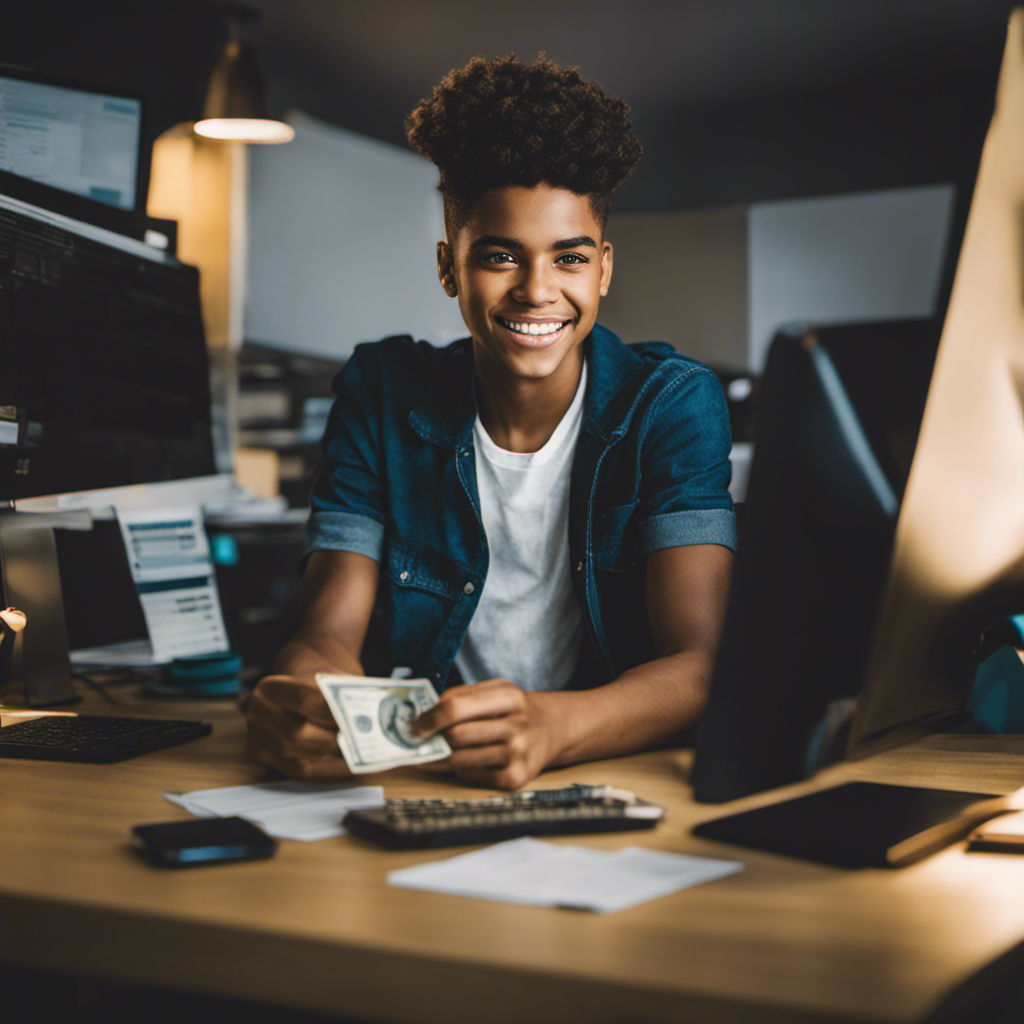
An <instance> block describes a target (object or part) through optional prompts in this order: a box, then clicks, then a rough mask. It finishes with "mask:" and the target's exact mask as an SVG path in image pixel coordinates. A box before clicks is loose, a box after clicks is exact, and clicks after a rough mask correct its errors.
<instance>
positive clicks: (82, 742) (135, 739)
mask: <svg viewBox="0 0 1024 1024" xmlns="http://www.w3.org/2000/svg"><path fill="white" fill-rule="evenodd" d="M212 728H213V727H212V726H211V725H210V724H209V723H207V722H199V721H193V720H182V719H165V718H114V717H111V716H105V715H74V716H71V715H47V716H44V717H43V718H32V719H29V720H28V721H26V722H15V723H14V724H12V725H5V726H4V727H3V728H2V729H0V757H18V758H31V759H33V760H37V761H81V762H85V763H88V764H111V763H112V762H114V761H124V760H125V759H126V758H129V757H136V756H137V755H138V754H148V753H149V752H150V751H151V750H162V749H163V748H164V747H173V746H176V745H177V744H179V743H187V742H188V741H189V740H194V739H198V738H199V737H200V736H208V735H209V734H210V732H211V731H212Z"/></svg>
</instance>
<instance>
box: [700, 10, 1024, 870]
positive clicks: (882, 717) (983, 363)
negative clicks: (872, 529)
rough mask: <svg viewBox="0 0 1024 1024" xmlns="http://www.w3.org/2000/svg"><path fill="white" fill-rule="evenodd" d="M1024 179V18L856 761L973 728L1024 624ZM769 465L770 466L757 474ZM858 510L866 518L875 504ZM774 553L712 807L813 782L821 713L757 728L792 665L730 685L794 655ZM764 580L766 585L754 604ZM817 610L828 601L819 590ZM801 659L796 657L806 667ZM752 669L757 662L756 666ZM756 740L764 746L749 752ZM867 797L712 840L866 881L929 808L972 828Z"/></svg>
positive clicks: (705, 769)
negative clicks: (1000, 642)
mask: <svg viewBox="0 0 1024 1024" xmlns="http://www.w3.org/2000/svg"><path fill="white" fill-rule="evenodd" d="M1021 167H1024V9H1018V10H1016V11H1015V12H1014V13H1013V14H1012V16H1011V19H1010V24H1009V30H1008V34H1007V40H1006V48H1005V53H1004V58H1003V63H1002V68H1001V72H1000V78H999V86H998V91H997V96H996V105H995V114H994V116H993V118H992V122H991V126H990V129H989V132H988V136H987V138H986V141H985V145H984V149H983V152H982V155H981V160H980V164H979V169H978V175H977V180H976V183H975V188H974V193H973V197H972V200H971V205H970V212H969V215H968V217H967V221H966V228H965V231H964V234H963V240H962V244H961V245H960V252H959V259H958V260H957V263H956V274H955V279H954V282H953V286H952V289H951V292H950V297H949V303H948V306H947V308H946V310H945V317H944V323H943V327H942V333H941V338H940V342H939V348H938V354H937V357H936V360H935V365H934V370H933V372H932V375H931V381H930V385H929V389H928V396H927V401H926V404H925V409H924V414H923V418H922V422H921V429H920V433H919V437H918V441H917V445H916V450H915V454H914V459H913V463H912V466H911V470H910V474H909V478H908V481H907V486H906V490H905V494H904V497H903V501H902V505H901V509H900V513H899V518H898V522H897V524H896V528H895V541H894V544H893V549H892V557H891V559H890V560H889V564H888V569H887V571H886V572H885V574H884V576H883V586H882V587H881V600H880V602H879V603H878V610H877V615H876V617H875V619H874V625H873V629H871V630H870V642H869V643H867V644H865V647H864V652H863V656H862V662H863V665H864V671H863V673H861V676H860V680H859V681H860V682H861V684H862V685H861V686H860V687H858V689H859V691H860V692H859V697H858V699H857V703H856V710H855V712H854V714H853V719H852V724H851V725H850V735H849V740H848V743H847V746H846V750H845V753H846V755H847V756H850V757H857V756H861V755H864V754H868V753H871V752H874V751H878V750H881V749H884V748H885V747H888V746H893V745H896V744H899V743H902V742H905V741H907V740H909V739H912V738H914V737H918V736H921V735H922V734H924V733H927V732H931V731H935V730H938V729H941V728H943V727H944V726H945V725H946V724H948V723H949V722H951V721H954V720H956V719H957V717H958V716H962V715H963V713H964V711H963V709H964V707H965V704H966V701H967V697H968V695H969V693H970V690H971V686H972V684H973V675H974V669H975V668H976V658H977V651H978V649H979V647H980V646H981V639H982V637H983V635H984V634H985V632H986V631H987V630H988V629H989V628H990V627H992V626H993V625H994V624H995V623H997V622H998V621H999V619H1000V617H1001V616H1005V615H1009V614H1013V613H1017V612H1020V611H1022V610H1024V474H1022V473H1021V466H1022V465H1024V356H1022V355H1021V353H1024V293H1022V285H1021V282H1022V281H1024V245H1022V230H1024V227H1022V223H1021V219H1020V210H1021V209H1022V208H1024V176H1022V175H1021V173H1020V169H1021ZM762 397H763V396H762ZM793 400H794V401H796V402H797V404H801V402H802V400H801V399H793ZM759 454H760V453H755V467H754V474H755V475H756V474H757V473H758V466H757V460H758V455H759ZM847 454H848V453H847ZM864 468H865V467H864V466H861V470H862V472H861V477H860V479H859V481H858V486H857V488H856V490H857V491H858V492H859V496H860V498H865V497H866V496H867V495H868V491H869V489H868V488H866V487H865V486H864V483H865V482H866V476H867V474H866V473H864V472H863V469H864ZM818 482H819V483H820V481H818ZM755 497H756V496H755ZM854 500H855V506H856V504H857V503H858V501H859V499H857V498H855V499H854ZM875 504H876V506H879V504H880V503H878V502H876V503H875ZM864 507H865V511H866V512H868V513H869V514H870V515H869V519H872V520H878V518H879V513H880V511H881V509H880V507H876V508H874V509H872V508H870V503H868V504H867V505H865V506H864ZM751 511H752V512H756V509H754V508H752V509H751ZM758 516H760V513H758ZM787 529H788V524H786V526H784V527H782V528H781V532H780V533H779V534H778V535H777V536H779V537H781V538H782V540H783V548H785V546H786V545H788V544H797V545H799V544H800V538H798V537H795V536H794V534H793V532H792V530H791V529H789V532H787ZM773 539H774V537H773V536H763V537H759V538H758V540H757V541H756V543H755V544H754V545H752V547H751V550H750V551H749V552H748V551H744V549H743V547H742V543H741V549H740V555H739V567H738V571H737V579H736V588H735V590H734V594H733V602H732V603H734V604H735V605H736V607H737V610H743V611H744V613H745V614H744V620H740V619H738V618H737V617H736V616H734V615H733V611H732V609H730V613H729V615H730V617H731V618H732V620H733V623H734V627H735V628H734V631H733V632H732V633H731V634H730V629H729V626H727V628H726V633H725V638H724V641H723V650H722V654H721V656H720V658H719V666H718V667H717V668H716V673H715V680H714V682H713V685H712V691H711V703H710V707H709V713H708V717H707V719H706V721H705V728H704V729H703V731H702V734H701V737H700V742H699V748H698V756H697V764H696V768H695V779H694V781H695V795H696V796H697V798H698V799H703V800H711V801H717V800H727V799H730V798H732V797H738V796H742V795H745V794H746V793H749V792H752V791H754V790H756V789H763V788H767V787H769V786H773V785H778V784H780V783H781V782H785V781H790V780H791V779H792V778H795V777H796V776H797V775H798V774H803V772H802V771H801V768H802V767H806V761H805V758H806V754H807V749H808V739H809V737H808V732H807V729H806V725H807V716H804V717H803V718H802V719H798V720H797V722H796V726H795V727H793V725H792V722H791V721H789V720H787V719H786V717H785V715H781V714H775V715H771V714H769V716H768V717H767V718H766V719H765V720H764V722H763V723H758V722H755V721H753V720H752V719H751V715H750V712H749V707H750V705H751V704H752V705H753V707H754V708H755V709H765V708H768V709H769V710H770V709H771V704H772V698H773V697H777V698H778V699H779V700H780V701H781V704H782V705H783V707H784V708H792V706H793V704H794V703H795V701H794V695H793V694H792V693H791V692H790V691H789V690H788V689H787V688H788V687H789V686H790V685H791V680H790V678H789V677H788V676H787V672H786V670H787V668H788V665H787V664H786V663H785V662H783V663H782V664H781V665H777V666H775V672H776V675H775V685H776V686H777V687H779V689H778V690H777V691H775V692H774V693H771V692H769V693H765V692H764V691H763V690H762V689H761V683H762V680H760V679H758V678H757V677H756V676H755V677H751V676H743V675H742V674H737V673H734V672H733V671H732V668H734V667H735V666H736V665H737V664H740V663H742V662H743V660H744V657H745V655H744V654H743V652H742V651H741V650H739V649H740V648H741V647H742V645H743V644H744V643H749V644H751V645H755V646H756V645H757V644H758V643H759V642H761V641H762V640H764V639H765V638H766V637H767V642H768V643H770V644H776V645H779V644H780V643H781V642H782V641H781V640H780V638H779V637H778V636H776V635H773V634H772V633H771V630H772V629H773V628H775V629H784V628H785V626H786V622H785V615H784V613H783V614H781V615H780V614H779V612H778V609H777V608H776V607H774V606H773V605H777V604H778V597H777V596H776V595H775V592H774V591H773V589H772V586H771V579H770V578H769V577H768V576H767V575H766V574H765V570H766V566H767V567H768V570H769V571H770V570H771V569H772V568H774V571H775V572H776V573H778V574H779V576H780V578H781V579H782V580H783V585H784V584H785V574H786V573H787V572H788V571H790V567H789V564H788V563H787V561H786V559H785V557H784V552H783V557H777V556H776V554H775V553H774V552H773V550H772V542H773ZM851 539H856V540H857V542H858V543H859V538H847V537H845V536H837V537H834V538H833V541H834V545H835V549H836V550H838V549H840V548H841V547H842V545H844V544H846V543H848V542H849V540H851ZM748 555H749V556H751V557H752V558H753V560H754V562H755V563H756V562H758V561H761V560H763V561H764V563H765V564H764V565H760V566H759V565H757V564H755V565H753V566H750V567H747V568H744V562H745V561H750V560H751V559H750V558H749V557H748ZM829 568H830V567H829V566H828V565H825V566H824V567H823V569H822V571H823V572H825V573H828V571H829ZM751 579H754V580H755V581H757V585H756V586H755V587H754V588H753V589H752V588H751V586H750V580H751ZM842 585H843V581H841V580H838V579H835V580H832V581H831V586H832V587H833V588H838V587H841V586H842ZM758 587H759V588H760V589H758ZM814 596H816V597H825V599H827V595H825V594H823V593H822V592H821V591H819V592H818V594H816V595H814ZM759 600H760V601H764V602H767V603H768V605H769V607H764V606H763V605H761V604H759ZM759 617H760V618H759ZM847 627H848V622H847V621H845V620H843V619H841V618H840V619H838V620H836V621H834V622H832V624H831V628H832V632H833V633H834V634H835V635H836V636H842V634H843V632H844V630H846V629H847ZM819 649H820V651H821V664H820V666H819V669H820V671H819V674H818V677H817V678H818V680H819V685H820V686H821V687H822V689H823V691H825V692H826V693H827V692H828V690H829V688H830V686H831V685H832V682H831V678H830V677H831V673H832V670H833V665H832V663H831V661H830V659H829V657H828V654H829V645H828V643H827V642H826V643H823V644H821V645H820V646H819ZM738 650H739V653H737V652H738ZM801 654H802V652H801V651H800V650H799V649H798V648H797V647H796V646H795V645H794V647H793V648H792V655H793V657H794V658H799V657H800V656H801ZM746 660H747V661H748V662H749V663H752V664H755V665H756V664H757V660H756V657H755V658H751V657H746ZM801 685H802V684H801V683H800V682H798V683H797V684H796V696H797V697H802V696H803V693H802V691H801ZM759 725H761V726H762V727H763V731H762V734H761V735H757V728H758V726H759ZM745 737H746V738H749V737H754V740H753V742H752V743H751V745H750V746H749V747H746V748H745V747H744V742H743V740H744V738H745ZM866 785H867V784H861V787H859V788H857V790H856V793H854V791H853V789H851V788H850V787H836V788H834V789H833V790H826V791H824V793H822V794H817V795H816V796H815V797H814V799H813V800H811V799H797V800H791V801H782V802H779V803H776V804H773V805H771V807H768V808H762V809H760V810H758V811H751V812H746V813H744V814H740V815H732V816H730V817H728V818H721V819H716V820H715V821H712V822H708V823H705V824H703V825H701V826H699V827H698V829H697V830H696V831H697V833H698V834H700V835H703V836H706V837H708V838H715V839H719V840H723V839H724V840H726V841H729V842H738V843H741V844H744V845H751V846H756V847H759V848H764V849H772V850H776V851H778V852H786V853H796V854H797V855H801V856H811V857H813V858H815V859H824V860H828V861H829V862H831V863H847V864H850V865H851V866H852V863H853V862H851V861H850V860H849V848H850V840H851V837H852V839H854V840H856V842H855V844H854V845H856V846H857V858H861V859H857V860H856V861H855V862H856V863H867V862H884V861H885V854H886V849H887V847H886V843H887V842H888V841H889V840H891V839H892V838H893V837H894V836H895V837H900V836H904V835H905V826H906V824H907V821H908V820H910V819H921V814H920V813H919V812H926V813H924V814H923V818H924V819H928V820H930V821H931V822H932V823H934V821H935V817H934V814H933V813H932V812H933V811H935V807H934V806H933V807H932V808H931V810H928V809H927V807H926V805H927V804H928V802H929V801H932V802H933V803H934V802H935V801H937V804H936V806H938V807H939V810H938V811H937V812H936V813H938V814H939V816H940V817H941V815H942V814H944V813H947V812H948V813H951V814H956V813H958V808H959V804H960V803H962V800H963V799H968V800H970V799H975V798H976V797H977V794H967V795H966V798H964V797H963V795H960V796H959V797H954V796H953V795H951V794H948V793H945V792H944V791H940V790H909V791H908V790H907V788H906V787H891V786H890V787H886V786H874V787H868V790H867V791H865V790H863V788H862V787H863V786H866ZM865 792H866V795H865ZM861 833H862V834H861ZM952 838H956V835H955V831H954V832H948V831H943V839H944V841H949V840H950V839H952ZM897 845H898V844H897ZM888 850H889V852H891V850H892V847H888ZM843 858H847V859H845V860H844V859H843ZM862 858H868V859H867V860H865V859H862ZM870 858H876V859H875V860H871V859H870ZM890 862H891V861H890Z"/></svg>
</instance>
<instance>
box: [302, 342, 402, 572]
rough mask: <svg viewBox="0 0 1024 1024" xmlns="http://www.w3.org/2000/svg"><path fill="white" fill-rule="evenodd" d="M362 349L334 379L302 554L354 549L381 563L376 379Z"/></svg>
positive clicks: (380, 506)
mask: <svg viewBox="0 0 1024 1024" xmlns="http://www.w3.org/2000/svg"><path fill="white" fill-rule="evenodd" d="M360 348H361V346H358V347H357V348H356V351H355V353H353V356H352V358H351V359H350V360H349V361H348V363H347V364H346V365H345V368H344V369H343V370H342V371H341V373H339V374H338V376H337V377H336V378H335V380H334V385H333V387H334V393H335V396H336V397H335V401H334V406H333V407H332V409H331V415H330V418H329V420H328V423H327V430H326V432H325V433H324V441H323V455H322V457H321V460H320V466H319V469H318V470H317V475H316V481H315V483H314V485H313V495H312V500H311V502H310V504H311V507H312V511H311V514H310V517H309V523H308V525H307V527H306V555H307V556H308V555H309V554H310V552H312V551H317V550H323V549H328V550H334V551H354V552H356V553H358V554H361V555H367V556H368V557H370V558H373V559H376V560H377V561H378V562H379V561H380V560H381V553H382V551H383V547H384V514H383V510H382V493H383V487H382V482H381V457H380V452H381V426H380V416H379V414H375V413H374V412H373V411H372V410H374V409H379V408H380V403H379V396H377V395H375V394H374V392H375V389H376V390H379V381H377V380H375V377H376V376H377V375H376V374H375V373H374V372H373V371H374V367H373V366H372V364H371V363H370V361H369V360H367V359H365V358H363V354H362V353H361V352H360Z"/></svg>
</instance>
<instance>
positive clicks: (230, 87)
mask: <svg viewBox="0 0 1024 1024" xmlns="http://www.w3.org/2000/svg"><path fill="white" fill-rule="evenodd" d="M194 130H195V133H196V134H197V135H201V136H203V138H207V139H218V140H220V141H222V142H256V143H281V142H290V141H291V140H292V139H293V138H294V137H295V131H294V129H293V128H292V127H291V126H290V125H287V124H285V123H284V122H283V121H273V120H269V119H268V118H266V117H265V116H264V101H263V77H262V76H261V75H260V69H259V65H258V64H257V62H256V55H255V54H254V53H253V51H252V49H251V48H250V47H249V46H248V44H246V43H245V42H244V41H243V40H241V39H238V38H234V39H231V40H229V41H228V43H227V45H226V46H225V47H224V50H223V52H222V53H221V55H220V57H218V58H217V63H216V65H214V68H213V73H212V74H211V75H210V84H209V86H208V87H207V90H206V104H205V106H204V108H203V119H202V120H201V121H197V122H196V124H195V129H194Z"/></svg>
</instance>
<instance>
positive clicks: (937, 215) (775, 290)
mask: <svg viewBox="0 0 1024 1024" xmlns="http://www.w3.org/2000/svg"><path fill="white" fill-rule="evenodd" d="M953 197H954V190H953V187H952V186H951V185H936V186H930V187H924V188H911V189H899V190H892V191H885V192H867V193H860V194H856V195H846V196H831V197H827V198H823V199H801V200H794V201H790V202H779V203H759V204H756V205H754V206H752V207H751V208H750V214H749V249H748V259H749V264H748V275H749V287H750V293H749V307H748V311H749V313H748V315H749V332H748V337H749V346H750V347H749V360H750V365H751V366H752V367H753V368H755V369H760V368H762V367H763V365H764V360H765V357H766V355H767V351H768V347H769V344H770V342H771V339H772V336H773V335H774V333H775V330H776V328H777V327H778V326H779V325H780V324H782V323H785V322H786V321H789V320H806V321H808V322H810V323H816V324H827V323H839V322H842V321H846V320H861V321H864V320H882V319H889V318H897V317H908V316H929V315H930V314H931V313H932V312H933V311H934V307H935V301H936V296H937V292H938V285H939V277H940V274H941V271H942V261H943V257H944V255H945V249H946V244H947V235H948V232H949V224H950V218H951V215H952V210H953Z"/></svg>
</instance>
